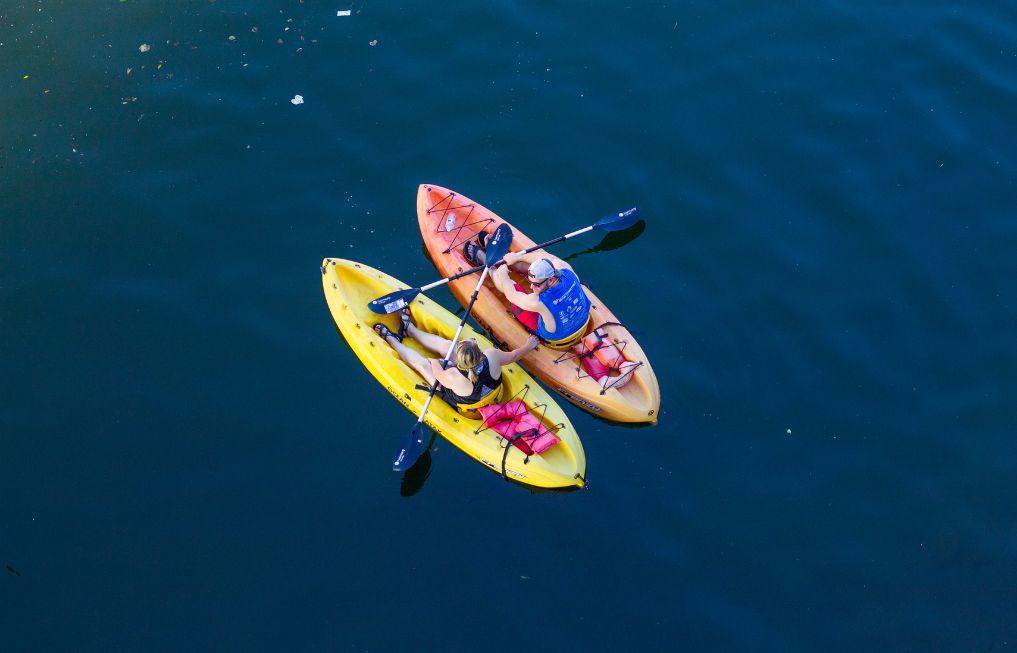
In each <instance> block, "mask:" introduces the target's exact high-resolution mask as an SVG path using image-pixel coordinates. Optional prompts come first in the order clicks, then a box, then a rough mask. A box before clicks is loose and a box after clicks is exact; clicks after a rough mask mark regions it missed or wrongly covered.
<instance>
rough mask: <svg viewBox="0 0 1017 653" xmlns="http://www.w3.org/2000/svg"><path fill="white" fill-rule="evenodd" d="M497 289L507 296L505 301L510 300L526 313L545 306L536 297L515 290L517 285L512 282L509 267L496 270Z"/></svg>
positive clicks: (495, 283) (494, 276)
mask: <svg viewBox="0 0 1017 653" xmlns="http://www.w3.org/2000/svg"><path fill="white" fill-rule="evenodd" d="M492 278H493V279H494V285H495V287H496V288H497V289H498V290H499V291H500V292H501V294H503V295H505V299H507V300H509V301H510V302H512V303H513V304H515V305H516V306H518V307H519V308H521V309H523V310H524V311H537V310H539V309H540V307H541V306H543V304H541V303H540V299H539V298H538V297H537V296H536V295H530V294H528V293H524V292H519V291H518V290H516V289H515V284H514V283H513V282H512V278H511V277H509V273H508V268H507V267H504V266H502V267H499V268H495V270H494V274H493V275H492Z"/></svg>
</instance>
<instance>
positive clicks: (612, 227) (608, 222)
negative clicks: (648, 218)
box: [593, 206, 642, 231]
mask: <svg viewBox="0 0 1017 653" xmlns="http://www.w3.org/2000/svg"><path fill="white" fill-rule="evenodd" d="M641 213H642V212H641V211H640V210H639V207H638V206H633V207H632V208H631V209H627V210H625V211H619V212H618V213H612V214H611V215H605V216H604V217H603V218H601V219H600V220H597V221H596V222H594V223H593V226H594V227H596V228H597V229H601V230H603V231H618V230H620V229H628V228H629V227H631V226H632V225H634V224H635V223H636V221H637V220H638V219H639V216H640V215H641Z"/></svg>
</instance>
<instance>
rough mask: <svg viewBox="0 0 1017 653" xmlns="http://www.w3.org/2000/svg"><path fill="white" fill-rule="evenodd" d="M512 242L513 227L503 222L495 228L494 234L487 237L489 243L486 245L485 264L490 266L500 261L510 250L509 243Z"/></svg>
mask: <svg viewBox="0 0 1017 653" xmlns="http://www.w3.org/2000/svg"><path fill="white" fill-rule="evenodd" d="M511 244H512V227H510V226H508V225H507V224H505V223H504V222H503V223H501V224H500V225H499V226H498V228H497V229H495V230H494V234H493V235H492V236H491V237H490V238H488V239H487V245H486V246H485V247H484V265H486V266H487V267H489V268H490V267H494V266H495V265H497V263H498V261H500V260H501V259H502V258H503V257H504V256H505V254H506V252H508V250H509V245H511Z"/></svg>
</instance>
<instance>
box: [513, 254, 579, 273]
mask: <svg viewBox="0 0 1017 653" xmlns="http://www.w3.org/2000/svg"><path fill="white" fill-rule="evenodd" d="M542 258H548V254H547V252H545V251H544V250H542V249H538V250H537V251H535V252H530V253H529V254H523V253H522V252H509V253H508V254H506V255H505V264H506V265H509V266H514V265H516V264H517V263H521V264H524V265H527V266H528V265H530V264H531V263H534V262H536V261H539V260H540V259H542ZM548 260H550V259H548ZM551 262H552V264H553V265H554V267H555V269H557V270H572V266H571V265H569V264H568V263H566V262H565V261H563V260H561V259H556V260H553V261H551ZM572 271H573V272H575V270H572Z"/></svg>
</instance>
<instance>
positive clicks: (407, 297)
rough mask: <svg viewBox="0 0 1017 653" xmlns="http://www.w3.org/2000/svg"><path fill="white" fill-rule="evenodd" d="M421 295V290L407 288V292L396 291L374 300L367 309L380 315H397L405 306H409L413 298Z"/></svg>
mask: <svg viewBox="0 0 1017 653" xmlns="http://www.w3.org/2000/svg"><path fill="white" fill-rule="evenodd" d="M419 294H420V288H407V289H406V290H396V291H395V292H390V293H389V294H387V295H385V296H383V297H379V298H378V299H373V300H371V301H369V302H368V303H367V308H369V309H371V310H372V311H374V312H375V313H378V314H379V315H388V314H389V313H395V312H396V311H398V310H400V309H402V308H403V307H405V306H409V304H410V302H412V301H413V298H414V297H416V296H417V295H419Z"/></svg>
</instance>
